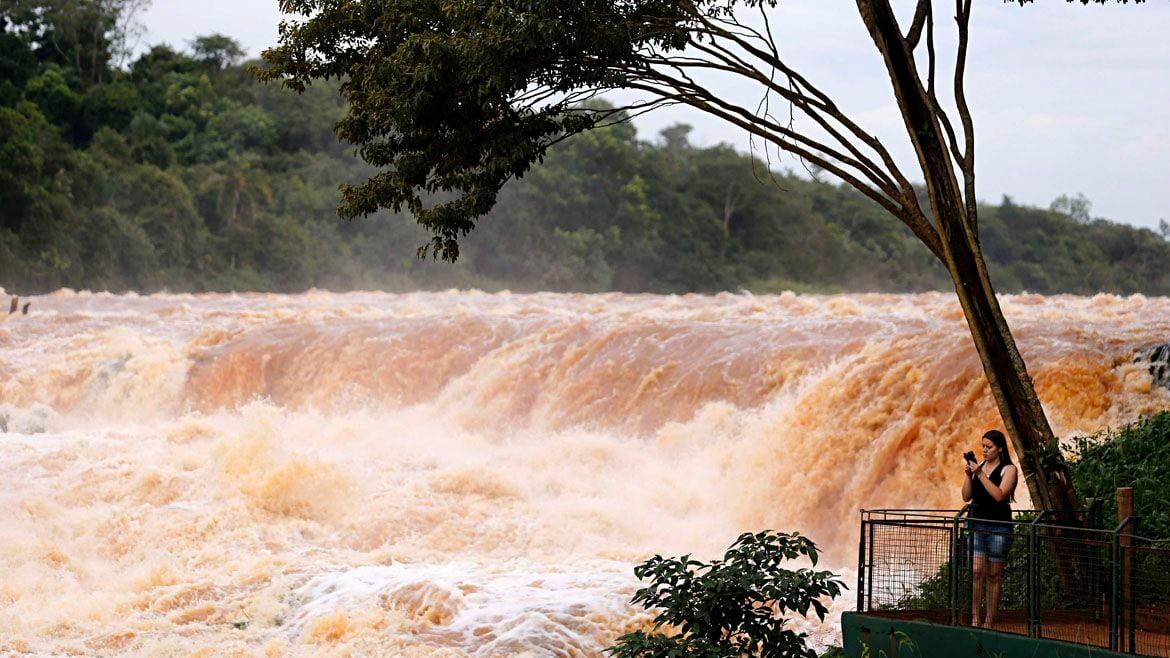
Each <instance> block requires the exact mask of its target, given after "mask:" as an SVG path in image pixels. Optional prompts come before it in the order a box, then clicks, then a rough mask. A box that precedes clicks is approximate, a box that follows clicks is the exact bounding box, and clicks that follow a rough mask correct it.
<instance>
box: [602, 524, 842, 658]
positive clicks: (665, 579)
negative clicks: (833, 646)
mask: <svg viewBox="0 0 1170 658" xmlns="http://www.w3.org/2000/svg"><path fill="white" fill-rule="evenodd" d="M801 557H805V558H807V559H808V560H809V561H810V562H811V563H812V565H813V566H816V563H817V557H818V554H817V549H816V545H815V544H814V543H813V542H812V541H811V540H809V539H808V538H806V537H802V536H800V535H799V534H798V533H793V534H787V533H778V532H773V531H763V532H758V533H754V534H753V533H745V534H743V535H740V536H739V539H737V540H736V541H735V543H734V544H732V545H731V548H729V549H728V550H727V552H726V553H725V554H724V556H723V559H722V560H715V561H712V562H700V561H698V560H693V559H691V556H689V555H684V556H682V557H680V558H664V557H662V556H660V555H656V556H654V557H653V558H651V559H649V560H647V561H646V562H643V563H642V564H641V565H639V566H637V567H635V568H634V575H636V576H637V577H638V579H639V580H642V581H648V582H649V584H648V585H647V586H646V587H643V588H641V589H639V590H638V591H637V592H636V593H635V594H634V598H633V601H632V602H633V603H634V604H636V605H641V606H642V607H643V608H645V609H647V610H657V615H656V616H655V617H654V628H653V630H652V631H651V632H649V633H647V632H645V631H635V632H633V633H628V634H626V635H623V636H621V637H619V638H618V640H617V644H615V645H614V646H613V647H610V648H609V649H608V652H609V653H611V654H612V655H613V656H614V657H615V658H667V657H671V658H676V657H677V658H684V657H685V658H691V657H695V658H698V657H703V658H722V657H731V656H760V657H761V658H764V657H775V658H781V657H783V658H788V657H796V656H800V657H802V658H816V653H815V652H814V651H813V650H812V649H810V648H809V647H808V646H807V645H806V644H805V634H804V633H799V632H797V631H794V630H792V629H790V628H785V623H786V621H787V619H786V618H785V614H786V613H792V612H795V613H798V614H800V615H807V614H808V612H809V611H810V610H812V611H813V612H815V613H816V615H817V617H818V618H820V619H821V620H822V621H823V620H824V618H825V614H826V613H827V612H828V608H827V606H826V605H825V603H824V602H823V601H822V600H821V599H822V598H824V597H828V598H833V597H836V596H838V595H839V594H840V593H841V590H842V589H843V588H844V587H845V585H844V583H842V582H841V581H840V580H839V579H838V577H837V575H836V574H834V573H832V572H829V571H813V570H812V569H805V568H802V569H796V570H790V569H785V568H784V567H783V566H782V564H783V563H784V562H785V561H788V560H794V559H798V558H801Z"/></svg>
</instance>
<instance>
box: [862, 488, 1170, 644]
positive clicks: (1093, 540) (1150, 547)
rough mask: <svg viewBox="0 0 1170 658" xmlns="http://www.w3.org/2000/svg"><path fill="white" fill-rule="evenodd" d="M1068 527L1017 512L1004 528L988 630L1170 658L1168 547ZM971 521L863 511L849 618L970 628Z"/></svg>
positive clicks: (1055, 518) (1126, 533)
mask: <svg viewBox="0 0 1170 658" xmlns="http://www.w3.org/2000/svg"><path fill="white" fill-rule="evenodd" d="M1062 517H1063V518H1062ZM1069 518H1070V516H1068V515H1066V514H1062V513H1058V512H1030V511H1020V512H1015V513H1014V517H1013V520H1012V521H1011V522H1005V525H1006V526H1008V527H1009V528H1010V529H1011V534H1010V537H1011V542H1012V543H1011V548H1010V550H1009V551H1008V555H1007V559H1006V562H1005V563H1004V567H1003V572H1002V577H1001V581H1000V583H1001V584H1000V587H1001V595H1000V597H999V602H1000V603H999V613H998V614H997V616H996V623H995V630H997V631H1000V632H1006V633H1018V634H1021V635H1028V636H1030V637H1036V638H1047V639H1055V640H1063V641H1066V642H1076V643H1080V644H1087V645H1094V646H1100V647H1107V648H1109V649H1111V650H1114V651H1122V652H1129V653H1133V654H1141V655H1149V656H1167V657H1170V542H1157V541H1153V540H1148V539H1144V538H1141V537H1138V536H1136V535H1135V534H1134V521H1133V519H1131V518H1126V519H1122V520H1121V522H1120V523H1118V524H1117V526H1116V527H1114V528H1111V529H1099V528H1090V527H1085V525H1087V524H1084V523H1083V519H1080V518H1078V519H1077V521H1076V522H1075V523H1068V522H1067V520H1068V519H1069ZM969 521H970V519H969V518H968V517H967V508H963V509H961V510H914V509H883V510H863V511H862V513H861V534H860V537H859V542H858V570H857V610H858V611H859V612H866V613H872V614H884V615H890V616H911V617H915V618H922V619H927V620H929V621H933V622H935V623H942V624H950V625H965V624H968V623H970V621H971V602H972V576H973V574H972V572H973V568H974V566H975V561H974V555H973V547H972V543H971V541H970V538H971V530H969V529H968V522H969ZM1061 521H1065V522H1061Z"/></svg>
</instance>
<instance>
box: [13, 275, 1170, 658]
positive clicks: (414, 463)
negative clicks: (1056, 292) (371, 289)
mask: <svg viewBox="0 0 1170 658" xmlns="http://www.w3.org/2000/svg"><path fill="white" fill-rule="evenodd" d="M1002 302H1003V306H1004V310H1005V313H1006V314H1007V316H1008V319H1009V322H1010V323H1011V324H1012V327H1013V330H1014V332H1015V336H1016V338H1017V342H1018V343H1019V346H1020V348H1021V351H1022V353H1023V355H1024V357H1025V359H1026V360H1027V362H1028V365H1029V369H1030V372H1031V374H1032V375H1033V377H1034V379H1035V381H1036V385H1037V388H1038V391H1039V393H1040V397H1041V399H1042V401H1043V402H1044V406H1045V409H1046V411H1047V412H1048V414H1049V419H1050V420H1051V422H1052V423H1053V426H1054V429H1055V431H1056V432H1057V433H1058V434H1059V435H1061V436H1066V437H1067V436H1072V435H1074V434H1083V433H1090V432H1094V431H1096V430H1098V429H1100V428H1102V427H1104V426H1108V425H1117V424H1120V423H1123V422H1127V421H1130V420H1132V419H1135V418H1137V417H1138V416H1139V415H1141V414H1147V413H1151V412H1153V411H1156V410H1159V409H1163V408H1167V407H1170V392H1167V391H1165V390H1162V389H1160V388H1157V387H1152V386H1151V379H1150V376H1149V374H1148V373H1147V372H1146V371H1145V370H1144V369H1143V368H1142V367H1140V366H1136V365H1133V364H1132V363H1131V362H1130V361H1131V357H1132V355H1133V353H1134V352H1135V351H1136V350H1138V349H1140V348H1143V347H1146V346H1149V345H1151V344H1154V343H1161V342H1166V341H1167V340H1170V300H1167V299H1165V298H1149V299H1147V298H1144V297H1141V296H1133V297H1115V296H1108V295H1099V296H1096V297H1091V298H1087V297H1072V296H1058V297H1041V296H1035V295H1021V296H1009V297H1004V298H1003V299H1002ZM997 425H998V416H997V414H996V411H995V407H994V404H993V402H992V400H991V398H990V396H989V393H988V389H987V385H986V383H985V382H984V381H983V376H982V371H981V368H980V366H979V361H978V359H977V357H976V355H975V353H974V351H973V348H972V347H971V346H970V337H969V334H968V333H967V329H966V325H965V323H964V320H963V318H962V314H961V312H960V309H959V307H958V304H957V302H956V301H954V299H953V296H951V295H944V294H925V295H845V296H828V297H826V296H796V295H791V294H787V293H786V294H784V295H780V296H769V297H753V296H750V295H717V296H682V297H676V296H670V297H664V296H641V295H619V294H605V295H554V294H536V295H513V294H507V293H503V294H485V293H478V292H447V293H418V294H407V295H387V294H374V293H351V294H332V293H318V292H310V293H306V294H303V295H295V296H279V295H200V296H190V295H156V296H150V297H139V296H135V295H126V296H114V295H109V294H89V293H73V292H71V291H61V292H58V293H55V294H53V295H49V296H45V297H38V298H34V299H33V304H32V308H31V311H30V314H29V315H28V316H7V317H4V318H0V429H3V430H4V431H3V432H2V433H0V478H3V481H4V483H5V486H4V487H0V653H4V652H15V653H22V652H27V653H33V654H43V655H49V654H53V655H58V654H82V655H91V654H102V655H175V656H189V655H226V654H233V655H235V654H242V655H258V656H282V655H297V656H318V655H343V654H345V653H346V652H349V653H350V654H352V655H406V656H430V655H438V656H463V655H472V656H511V655H523V654H528V655H533V656H546V655H557V656H579V655H580V656H584V655H596V654H598V653H599V652H600V651H601V650H602V649H603V648H604V647H606V646H608V645H609V644H610V643H611V642H612V641H613V639H614V638H615V637H616V636H617V635H618V634H620V633H623V632H627V631H629V630H632V629H634V628H637V627H640V626H641V625H644V624H646V623H647V619H648V617H647V616H646V615H644V614H641V613H639V612H638V611H636V610H633V609H631V608H630V607H629V606H628V605H627V601H628V600H629V598H630V596H631V595H632V593H633V591H634V590H635V589H636V587H637V582H636V581H635V580H634V578H633V574H632V567H633V565H634V564H636V563H638V562H640V561H642V560H643V559H645V558H646V557H648V556H650V555H652V554H654V553H661V554H681V553H693V554H696V555H697V556H701V557H705V558H707V557H714V556H716V555H718V554H719V553H720V552H721V551H722V550H723V549H724V548H725V547H726V546H727V545H728V544H730V543H731V541H733V540H734V538H735V537H736V535H738V534H739V533H740V532H743V531H746V530H759V529H763V528H776V529H781V530H799V531H801V532H802V533H804V534H807V535H809V536H811V537H812V538H813V539H814V540H816V541H817V542H818V544H820V546H821V547H822V548H823V549H824V550H825V551H826V553H827V555H826V560H825V562H823V563H822V564H823V565H827V566H828V567H829V568H832V569H834V570H836V571H838V572H842V573H844V574H845V576H846V578H847V579H851V578H852V577H853V574H852V570H851V569H850V566H851V565H855V564H856V556H855V555H854V551H855V550H856V537H855V533H856V520H857V511H858V509H859V508H861V507H895V506H898V507H901V506H906V507H934V506H938V507H952V506H957V505H958V503H959V500H958V485H959V482H960V478H961V461H960V459H961V454H962V452H964V451H965V450H967V449H974V448H975V447H976V443H977V440H978V437H979V435H980V434H982V432H983V431H984V430H986V429H989V428H991V427H995V426H997ZM1021 493H1022V490H1021ZM1019 498H1021V499H1022V500H1020V501H1019V502H1018V504H1021V505H1026V504H1027V496H1026V493H1025V494H1024V495H1022V496H1019ZM851 600H852V592H847V593H846V594H845V596H844V597H843V600H842V601H840V602H839V604H838V605H837V610H838V611H839V610H840V609H845V608H847V607H848V605H849V602H850V601H851ZM829 626H831V625H827V626H826V627H825V628H824V629H821V628H820V627H819V626H818V625H813V624H810V625H808V629H809V630H810V632H812V633H814V635H815V639H816V641H817V642H822V641H827V640H831V639H832V637H831V635H832V630H831V628H829Z"/></svg>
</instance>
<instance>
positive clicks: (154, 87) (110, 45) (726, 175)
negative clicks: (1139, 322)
mask: <svg viewBox="0 0 1170 658" xmlns="http://www.w3.org/2000/svg"><path fill="white" fill-rule="evenodd" d="M135 4H136V3H135V2H134V1H133V0H0V23H2V28H3V32H2V34H0V286H2V287H4V288H5V289H7V290H8V291H9V292H13V293H20V294H31V293H38V292H44V291H48V290H52V289H56V288H60V287H71V288H77V289H81V288H85V289H91V290H110V291H126V290H138V291H157V290H164V289H165V290H171V291H204V290H274V291H285V292H292V291H299V290H304V289H307V288H311V287H318V288H328V289H334V290H344V289H355V288H364V289H371V288H380V289H386V290H404V289H416V288H445V287H452V286H459V287H479V288H483V289H501V288H510V289H513V290H537V289H540V290H580V291H600V290H621V291H630V292H637V291H648V292H687V291H697V292H711V291H720V290H741V289H746V290H750V291H753V292H775V291H780V290H785V289H790V290H796V291H825V292H833V291H922V290H947V289H949V288H950V281H949V278H948V277H947V275H946V272H945V270H944V269H943V268H942V267H941V266H940V265H938V264H937V263H936V262H934V261H933V258H932V257H931V256H930V254H929V253H928V252H927V250H926V249H925V248H924V247H922V245H921V244H919V243H918V241H917V240H916V239H915V238H914V237H913V235H911V234H910V232H909V230H908V229H906V228H905V227H904V226H903V225H902V224H900V223H899V222H898V221H897V220H896V219H894V218H893V217H890V216H888V215H887V214H886V213H885V212H884V211H883V210H881V209H880V208H879V207H878V206H877V205H875V204H873V203H872V202H871V201H869V200H868V199H866V198H864V197H862V196H861V195H860V194H859V193H857V192H854V191H852V190H850V189H847V188H844V187H842V186H839V185H833V184H830V183H828V182H821V181H818V180H816V178H818V177H817V176H810V175H809V173H810V172H806V171H805V170H804V169H803V168H800V166H799V164H795V163H794V164H793V166H794V167H796V169H797V170H798V171H800V173H801V174H802V175H795V174H793V173H792V172H791V171H788V172H781V171H773V170H769V169H768V168H766V167H764V165H762V164H761V163H760V162H758V161H753V159H752V158H750V157H749V156H747V155H745V154H743V153H741V152H739V151H737V150H735V149H733V148H731V147H730V146H715V147H706V148H699V147H696V146H694V145H693V144H691V143H690V141H689V140H688V131H689V128H688V127H687V126H685V125H677V126H674V127H671V128H669V129H667V130H664V131H663V132H662V133H661V134H660V135H658V136H656V137H655V138H654V139H653V140H651V141H646V140H643V139H639V136H638V135H637V134H636V132H635V130H634V128H633V127H632V126H631V125H630V124H628V123H623V124H617V125H613V126H611V127H608V128H605V129H601V130H596V131H593V132H590V133H587V134H583V135H580V136H577V137H575V138H573V139H570V140H567V141H565V142H563V143H561V144H559V145H558V146H556V147H555V148H554V149H553V150H552V151H551V152H550V153H549V154H548V157H547V158H546V159H545V162H544V163H543V165H542V166H540V167H538V168H537V169H535V170H533V171H531V172H530V173H529V174H528V175H527V176H525V177H524V178H523V179H521V180H518V181H513V182H512V183H510V184H509V185H508V186H506V187H505V189H504V191H503V193H502V194H501V197H500V202H499V204H498V206H497V207H496V209H495V210H494V211H493V212H492V214H491V215H490V216H488V217H486V218H485V219H484V220H483V221H482V223H481V226H480V228H479V229H477V230H476V231H475V232H474V233H473V234H472V235H471V236H469V237H468V238H467V240H466V242H465V244H464V245H463V256H462V258H461V259H460V261H459V262H458V263H456V264H455V265H450V264H445V263H436V262H430V261H425V260H419V259H418V258H416V257H415V250H416V248H417V247H418V246H420V245H422V244H424V243H425V242H426V241H427V235H426V234H425V232H424V231H423V230H422V229H421V228H419V227H418V226H417V225H415V224H414V222H413V220H412V219H411V218H410V217H409V216H406V215H392V214H388V213H384V214H381V215H377V216H371V217H369V218H366V219H363V220H357V221H342V220H340V219H338V218H337V217H336V215H335V212H334V208H335V205H336V203H337V200H338V196H339V194H338V191H337V187H338V185H339V184H340V183H342V182H345V181H351V182H357V181H359V180H363V179H364V178H365V177H368V176H369V175H371V174H372V173H374V172H373V171H372V170H371V169H369V168H368V167H367V166H365V165H364V164H363V163H362V162H361V161H360V160H359V159H358V158H356V157H355V155H354V153H353V149H352V148H349V147H347V145H345V144H342V143H339V142H338V140H337V138H336V137H335V136H334V133H333V125H334V122H335V121H336V120H337V119H338V118H339V117H340V116H341V115H342V113H343V112H344V109H345V107H344V103H343V101H342V99H341V98H340V97H339V95H338V93H337V86H336V85H335V84H334V85H328V84H327V85H320V86H317V87H313V88H310V89H309V90H308V91H307V92H305V93H304V94H300V95H298V94H294V93H291V92H288V91H286V90H283V89H281V88H278V87H276V86H265V85H261V84H258V83H257V82H255V80H254V78H253V76H252V75H251V73H250V72H249V63H247V62H243V61H242V58H243V54H244V53H243V51H242V49H241V47H240V46H239V44H237V43H236V42H234V41H233V40H231V39H230V38H227V37H224V36H221V35H209V36H205V37H200V38H197V39H195V40H194V41H193V42H192V43H190V44H186V45H185V46H184V47H183V48H182V49H178V48H174V47H171V46H166V45H157V46H154V47H152V48H150V49H149V50H147V51H145V52H143V53H142V54H140V55H138V56H136V57H129V56H128V49H127V48H126V45H125V43H126V39H125V37H126V25H127V19H128V18H129V16H128V15H127V14H128V12H130V11H131V10H132V9H133V7H134V6H135ZM138 4H140V3H138ZM812 173H815V172H812ZM1090 208H1091V206H1090V205H1089V204H1088V203H1087V201H1086V200H1085V199H1083V198H1081V197H1076V198H1072V199H1069V198H1061V199H1059V200H1057V202H1054V204H1053V206H1052V207H1051V208H1049V209H1040V208H1033V207H1027V206H1021V205H1017V204H1015V203H1013V202H1012V201H1011V200H1010V199H1008V198H1005V199H1003V200H1002V201H1001V202H1000V203H999V204H998V205H985V206H984V207H982V208H981V210H980V213H981V220H980V225H981V231H982V240H983V246H984V250H985V253H986V255H987V257H988V258H989V260H990V261H991V262H990V268H991V272H992V278H993V280H994V281H995V283H996V285H997V287H998V288H999V290H1000V291H1002V292H1017V291H1021V290H1028V291H1032V292H1039V293H1057V292H1069V293H1080V294H1091V293H1096V292H1101V291H1108V292H1116V293H1133V292H1142V293H1145V294H1153V295H1166V294H1170V268H1167V267H1166V263H1170V242H1168V241H1167V237H1170V235H1167V234H1170V230H1166V229H1165V225H1164V224H1163V227H1164V230H1163V232H1162V234H1161V235H1160V234H1158V233H1155V232H1153V231H1150V230H1144V229H1135V228H1132V227H1128V226H1124V225H1119V224H1115V223H1111V222H1109V221H1106V220H1104V219H1099V218H1096V219H1095V218H1092V217H1091V216H1090V214H1089V210H1090Z"/></svg>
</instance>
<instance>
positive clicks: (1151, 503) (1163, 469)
mask: <svg viewBox="0 0 1170 658" xmlns="http://www.w3.org/2000/svg"><path fill="white" fill-rule="evenodd" d="M1069 469H1070V471H1071V473H1072V477H1073V484H1074V485H1075V486H1076V490H1077V493H1078V494H1080V496H1081V497H1082V498H1085V499H1091V500H1092V501H1096V503H1097V504H1098V505H1100V506H1101V510H1102V513H1103V518H1105V519H1116V518H1117V502H1116V499H1115V496H1114V492H1116V490H1117V488H1118V487H1133V488H1134V515H1135V516H1136V517H1137V519H1138V525H1137V534H1139V535H1141V536H1143V537H1149V538H1151V539H1170V507H1167V505H1166V501H1168V500H1170V411H1163V412H1160V413H1158V414H1155V415H1153V416H1149V417H1147V418H1142V419H1140V420H1138V421H1137V422H1135V423H1131V424H1129V425H1125V426H1123V427H1120V428H1118V429H1115V430H1104V431H1102V432H1099V433H1097V434H1094V435H1092V436H1088V437H1077V438H1076V439H1074V440H1073V454H1072V459H1071V461H1070V464H1069Z"/></svg>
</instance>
